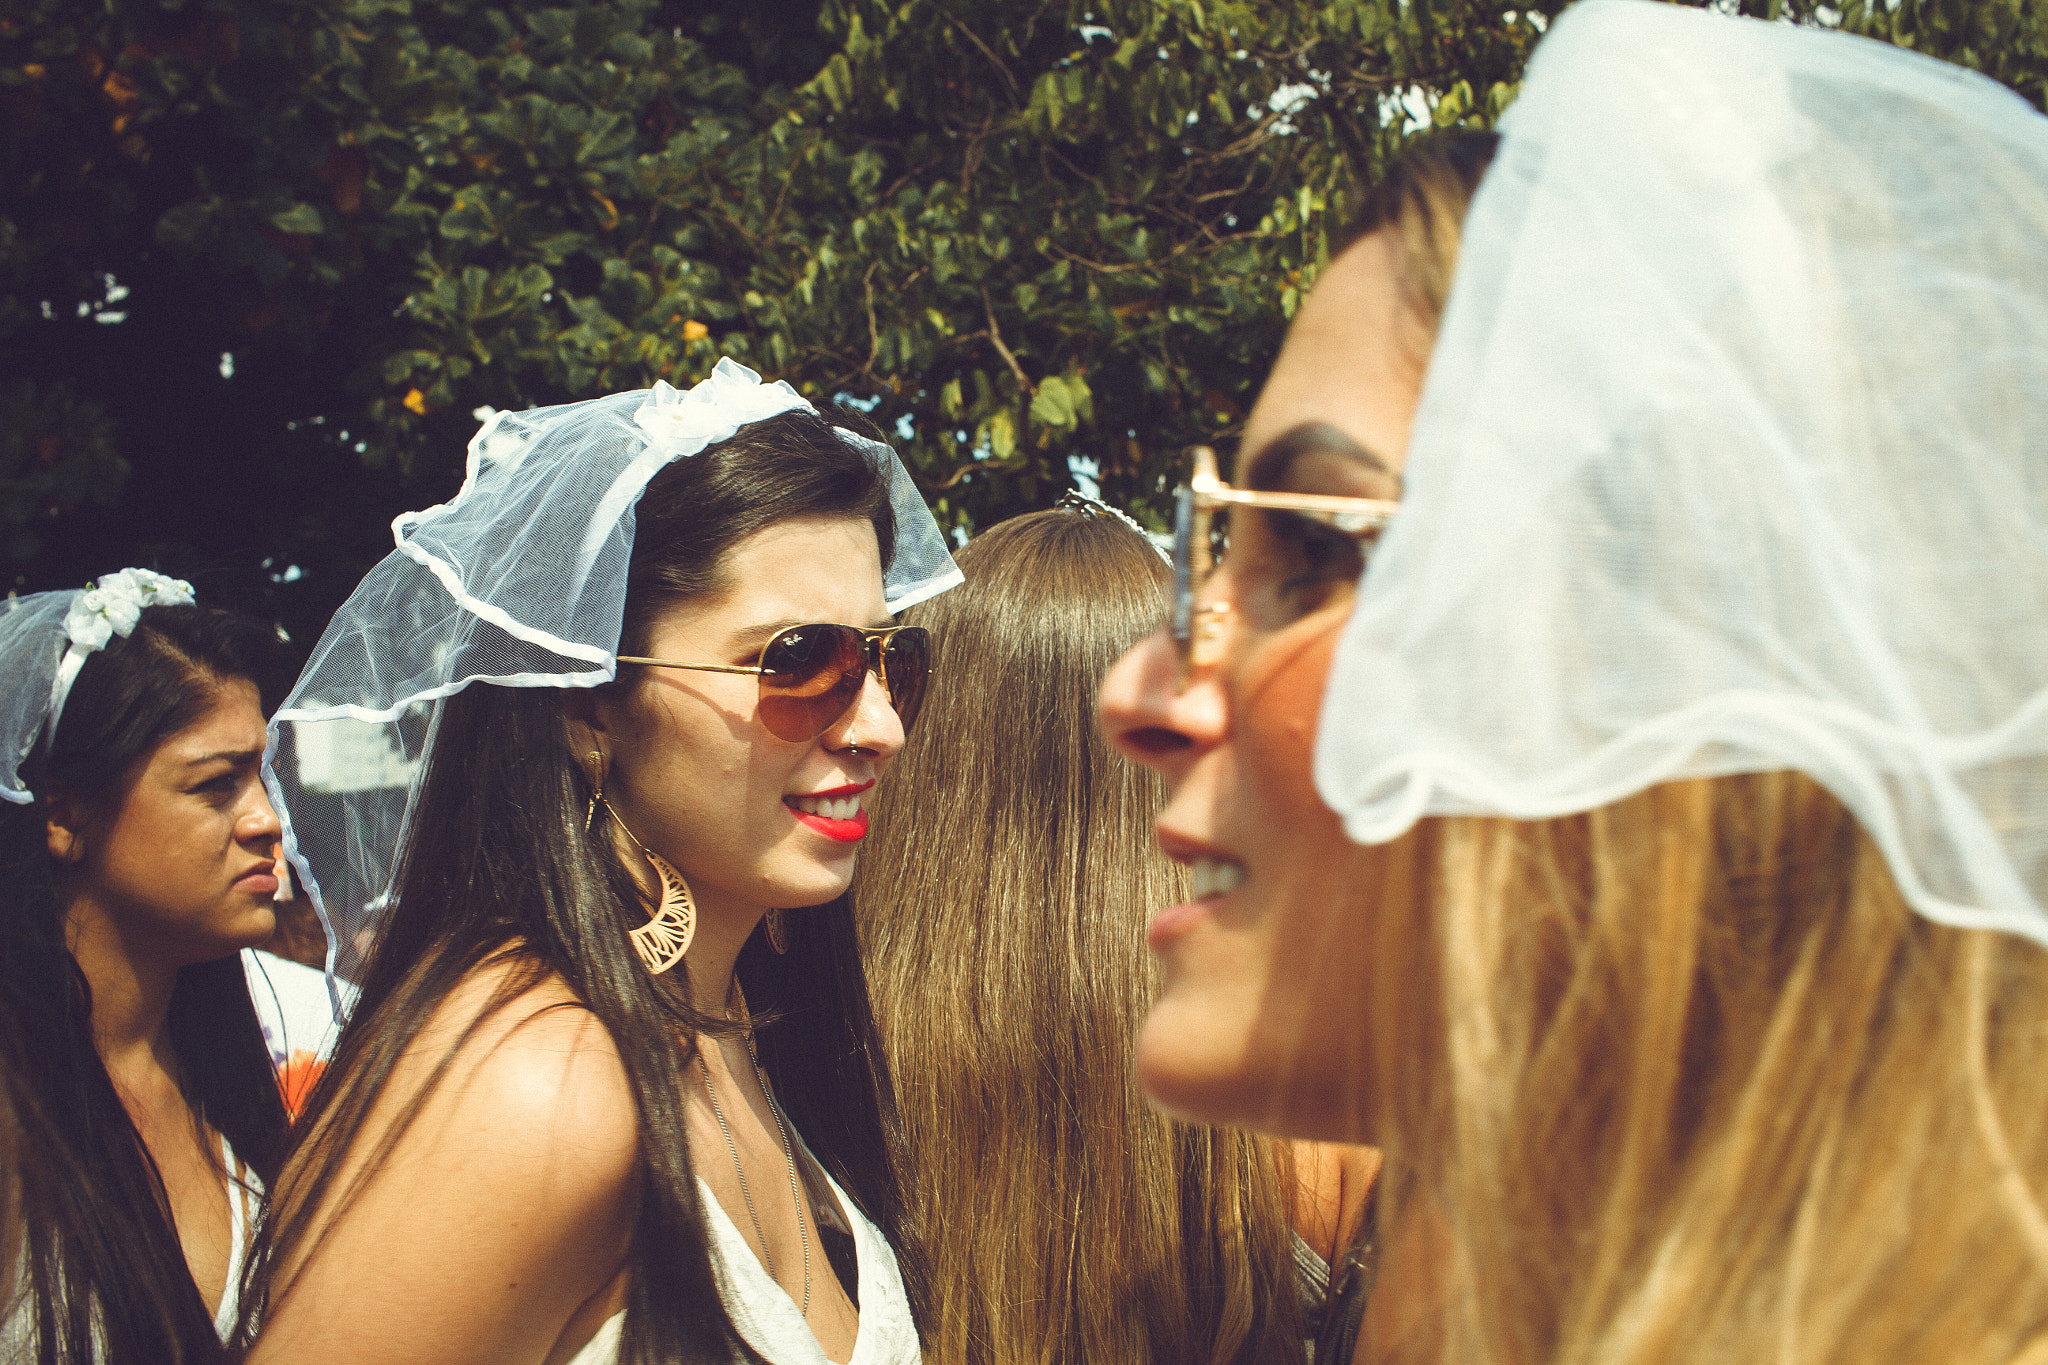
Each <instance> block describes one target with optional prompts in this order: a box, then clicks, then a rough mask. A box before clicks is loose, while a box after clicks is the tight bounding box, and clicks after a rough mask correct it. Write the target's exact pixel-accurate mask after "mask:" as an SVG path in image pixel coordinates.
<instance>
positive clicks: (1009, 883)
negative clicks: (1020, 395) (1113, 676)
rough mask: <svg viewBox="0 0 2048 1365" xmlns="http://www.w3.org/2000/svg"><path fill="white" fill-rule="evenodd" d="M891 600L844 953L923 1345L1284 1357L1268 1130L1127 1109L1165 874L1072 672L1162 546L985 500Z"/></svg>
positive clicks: (1119, 625) (1182, 873)
mask: <svg viewBox="0 0 2048 1365" xmlns="http://www.w3.org/2000/svg"><path fill="white" fill-rule="evenodd" d="M959 562H960V566H961V568H962V569H963V570H965V572H966V575H967V582H966V585H965V586H964V587H960V588H956V589H954V590H953V591H952V592H950V593H946V594H944V595H942V596H940V597H937V598H934V599H933V600H931V601H930V602H928V603H925V604H922V605H919V606H917V607H914V608H912V609H911V611H910V612H909V613H908V614H907V615H906V617H905V620H907V621H909V622H911V623H913V624H917V625H922V626H925V627H927V628H929V629H930V630H931V631H932V633H933V636H934V639H935V641H936V647H937V668H936V671H935V673H934V676H933V678H932V682H931V689H930V693H929V695H928V697H927V699H926V702H925V706H924V711H923V714H922V715H921V716H920V718H919V720H918V723H917V727H916V729H915V730H914V731H913V732H912V733H911V735H910V736H909V739H908V742H907V743H906V745H905V748H904V750H903V752H902V753H901V754H900V755H898V757H897V758H896V760H895V761H894V762H893V763H892V764H891V766H890V768H889V770H888V772H887V774H886V775H885V776H884V777H883V779H882V782H881V785H880V786H879V787H877V788H876V799H875V802H874V821H875V833H874V834H873V835H872V836H871V837H870V838H869V840H868V842H867V844H866V845H865V846H864V847H863V849H862V852H861V859H860V866H859V870H858V873H857V875H856V878H855V881H854V898H855V904H856V906H857V910H856V916H857V921H858V923H859V926H860V932H861V944H862V956H863V959H864V963H865V967H866V970H867V975H868V980H869V982H870V983H871V991H872V999H873V1001H874V1005H875V1010H876V1013H877V1016H878V1020H879V1023H880V1027H881V1033H882V1037H883V1039H884V1041H885V1043H886V1045H887V1047H888V1051H889V1057H890V1068H891V1072H892V1074H893V1076H894V1079H895V1083H896V1086H897V1093H898V1099H899V1105H900V1112H901V1114H902V1118H903V1124H904V1129H905V1135H906V1138H907V1141H908V1146H909V1149H910V1152H911V1154H912V1156H911V1160H912V1163H913V1166H914V1170H913V1171H911V1172H909V1173H908V1174H907V1176H906V1179H905V1180H904V1182H903V1183H904V1186H905V1188H906V1191H907V1192H908V1198H909V1201H910V1206H911V1209H912V1221H913V1224H914V1225H915V1227H916V1228H917V1229H918V1232H919V1235H920V1237H921V1239H922V1242H923V1245H924V1249H925V1254H926V1259H927V1261H928V1263H929V1265H930V1284H929V1300H928V1305H929V1310H928V1312H927V1313H926V1315H925V1319H924V1321H925V1326H926V1329H927V1331H926V1345H927V1354H926V1359H927V1360H928V1361H931V1362H934V1365H984V1363H986V1365H1018V1363H1019V1362H1063V1363H1064V1365H1116V1363H1117V1362H1133V1363H1134V1365H1135V1363H1136V1362H1152V1361H1173V1362H1177V1363H1178V1362H1199V1361H1214V1362H1225V1361H1247V1362H1248V1361H1253V1360H1257V1361H1260V1362H1266V1361H1285V1360H1296V1361H1298V1360H1300V1359H1301V1358H1302V1341H1301V1332H1302V1328H1301V1321H1300V1315H1299V1309H1298V1305H1297V1302H1296V1299H1295V1293H1296V1290H1295V1286H1294V1279H1293V1263H1292V1257H1291V1248H1292V1230H1291V1225H1290V1223H1289V1208H1288V1204H1287V1197H1286V1196H1285V1195H1284V1194H1283V1185H1282V1180H1283V1169H1284V1168H1283V1166H1282V1164H1281V1163H1282V1160H1283V1156H1282V1152H1281V1150H1280V1149H1279V1148H1278V1145H1277V1144H1275V1143H1274V1142H1273V1141H1272V1140H1271V1139H1267V1138H1262V1137H1258V1136H1255V1135H1252V1134H1248V1133H1237V1132H1228V1131H1221V1130H1213V1129H1206V1128H1200V1127H1195V1126H1192V1125H1188V1124H1184V1123H1179V1122H1175V1121H1173V1120H1170V1119H1168V1118H1165V1117H1164V1116H1162V1115H1161V1114H1160V1113H1158V1111H1156V1110H1154V1109H1153V1108H1152V1107H1151V1106H1150V1105H1149V1104H1147V1103H1146V1101H1145V1099H1144V1097H1143V1095H1142V1094H1141V1093H1140V1092H1139V1089H1138V1086H1137V1082H1136V1080H1135V1078H1134V1077H1133V1075H1132V1072H1131V1063H1130V1058H1131V1052H1132V1047H1133V1043H1134V1040H1135V1038H1136V1035H1137V1032H1138V1027H1139V1025H1140V1023H1141V1022H1142V1021H1143V1018H1144V1016H1145V1013H1146V1010H1147V1009H1148V1007H1149V1005H1150V1003H1151V999H1152V995H1153V992H1154V989H1155V981H1154V970H1153V964H1152V961H1151V956H1150V954H1149V953H1148V952H1147V951H1146V949H1145V943H1144V936H1145V922H1146V918H1147V916H1148V915H1149V914H1150V913H1151V912H1152V911H1154V910H1156V909H1158V908H1159V907H1161V906H1165V905H1168V904H1171V903H1172V902H1174V901H1177V900H1181V899H1185V898H1186V897H1187V895H1188V894H1189V883H1188V876H1187V872H1186V870H1185V869H1183V868H1180V867H1177V866H1176V865H1175V864H1173V863H1171V862H1169V861H1168V860H1167V859H1166V858H1165V857H1164V856H1163V855H1161V854H1160V852H1159V851H1158V848H1157V847H1156V845H1155V844H1154V843H1153V841H1152V834H1151V823H1152V820H1153V819H1154V817H1155V816H1156V815H1157V814H1158V812H1159V810H1160V808H1161V806H1162V804H1163V802H1164V790H1163V787H1162V785H1161V783H1160V781H1159V779H1158V777H1157V775H1156V774H1154V773H1152V772H1151V771H1150V770H1148V769H1145V768H1142V767H1140V766H1139V765H1137V764H1135V763H1129V762H1126V761H1124V760H1122V759H1120V758H1118V757H1117V755H1116V754H1115V753H1113V752H1112V751H1111V750H1110V748H1109V746H1108V744H1107V743H1106V742H1105V741H1104V740H1103V738H1102V736H1101V734H1100V732H1099V731H1098V729H1097V727H1096V724H1095V715H1094V712H1095V691H1096V687H1097V685H1098V683H1099V681H1100V679H1101V677H1102V675H1103V673H1104V672H1106V671H1107V670H1108V668H1109V666H1110V664H1111V663H1113V662H1114V661H1115V660H1116V659H1117V657H1118V656H1119V655H1120V654H1122V653H1123V652H1124V651H1125V650H1127V649H1129V648H1130V647H1131V646H1132V645H1133V644H1135V643H1136V642H1137V641H1138V640H1139V639H1141V638H1143V637H1144V636H1145V635H1146V634H1147V633H1149V632H1150V631H1151V630H1153V629H1154V628H1155V627H1156V626H1157V624H1158V623H1159V621H1160V620H1161V619H1162V618H1163V617H1164V615H1165V612H1166V608H1167V599H1168V586H1169V580H1168V574H1167V571H1166V566H1165V565H1164V564H1163V563H1161V562H1160V559H1159V557H1158V555H1157V554H1156V553H1155V551H1154V550H1153V549H1152V547H1151V546H1150V545H1148V544H1147V543H1146V541H1145V540H1144V538H1143V537H1142V536H1140V535H1139V534H1138V533H1137V532H1136V531H1135V530H1133V529H1132V528H1130V527H1128V526H1126V525H1124V524H1122V523H1120V522H1118V521H1115V520H1113V519H1111V518H1109V517H1106V516H1100V517H1091V516H1084V515H1077V514H1075V513H1072V512H1063V511H1062V512H1041V513H1034V514H1032V515H1029V516H1024V517H1018V518H1016V519H1014V520H1011V521H1006V522H1004V523H1002V524H1001V525H999V526H996V527H994V528H993V529H991V530H989V531H987V532H986V533H984V534H983V535H981V536H979V537H977V538H976V539H975V540H974V541H973V542H972V543H971V544H969V545H968V546H967V547H966V549H965V550H964V551H963V552H962V553H961V555H960V556H959Z"/></svg>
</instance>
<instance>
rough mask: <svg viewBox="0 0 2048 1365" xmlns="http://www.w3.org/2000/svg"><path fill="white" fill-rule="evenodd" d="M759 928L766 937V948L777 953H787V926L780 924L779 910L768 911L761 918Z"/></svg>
mask: <svg viewBox="0 0 2048 1365" xmlns="http://www.w3.org/2000/svg"><path fill="white" fill-rule="evenodd" d="M761 928H762V929H763V930H764V931H765V932H766V933H767V935H768V946H769V947H770V948H773V949H774V950H775V951H776V952H777V953H786V952H788V951H789V926H788V925H786V924H784V923H783V922H782V912H781V911H780V910H770V911H769V912H768V913H767V914H766V915H764V916H762V919H761Z"/></svg>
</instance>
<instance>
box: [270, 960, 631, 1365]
mask: <svg viewBox="0 0 2048 1365" xmlns="http://www.w3.org/2000/svg"><path fill="white" fill-rule="evenodd" d="M337 1138H338V1140H337V1141H335V1142H331V1143H323V1142H317V1141H316V1142H315V1143H314V1144H312V1145H311V1146H310V1147H308V1148H305V1149H302V1150H301V1154H300V1156H299V1157H297V1158H295V1159H294V1166H293V1167H290V1168H288V1169H287V1171H286V1172H285V1182H284V1188H283V1193H282V1195H281V1203H282V1204H283V1205H285V1206H286V1207H289V1206H290V1205H291V1203H292V1202H293V1199H294V1197H295V1195H298V1194H300V1193H302V1192H303V1193H305V1194H306V1195H307V1196H308V1197H311V1198H313V1199H315V1200H316V1201H317V1202H316V1205H315V1214H314V1218H313V1221H312V1224H311V1225H310V1227H309V1229H308V1231H309V1234H310V1236H309V1240H307V1241H305V1242H302V1243H301V1244H300V1249H299V1250H297V1251H295V1252H294V1253H293V1254H292V1255H291V1256H290V1257H289V1259H288V1260H287V1261H286V1263H285V1265H284V1266H283V1267H282V1271H283V1275H282V1278H281V1279H280V1280H279V1281H278V1284H279V1285H280V1286H281V1290H279V1291H274V1292H273V1296H272V1298H271V1301H270V1303H271V1311H270V1314H269V1316H268V1317H267V1318H266V1320H265V1325H264V1329H263V1333H262V1338H261V1340H260V1341H259V1342H258V1344H257V1349H256V1351H255V1352H254V1353H253V1355H252V1356H251V1360H252V1365H272V1362H291V1363H292V1365H307V1362H327V1361H334V1362H344V1361H345V1362H349V1365H366V1363H374V1365H399V1363H400V1362H405V1365H412V1363H413V1362H422V1361H434V1362H436V1363H437V1365H487V1363H488V1362H501V1361H507V1360H526V1359H531V1360H539V1359H542V1358H544V1357H545V1356H546V1354H547V1351H548V1349H549V1347H550V1346H551V1344H552V1343H553V1342H554V1341H555V1340H556V1339H557V1338H558V1337H559V1336H560V1334H561V1332H562V1330H563V1328H564V1326H565V1324H567V1323H568V1322H569V1320H570V1318H571V1316H572V1315H573V1314H574V1313H575V1312H576V1310H577V1308H578V1306H579V1305H581V1304H582V1303H584V1302H585V1301H587V1300H588V1299H589V1298H590V1297H591V1296H592V1295H594V1294H596V1293H597V1292H598V1291H599V1290H600V1289H602V1288H603V1287H604V1286H605V1285H606V1284H607V1283H609V1282H610V1281H611V1280H612V1278H613V1277H614V1276H616V1275H617V1274H618V1273H619V1271H620V1268H621V1267H622V1266H623V1265H624V1264H625V1260H626V1256H627V1252H628V1248H629V1246H630V1244H631V1239H632V1229H633V1225H634V1220H635V1210H636V1209H637V1207H638V1189H639V1185H638V1180H639V1169H640V1164H639V1153H640V1136H639V1124H638V1120H637V1110H636V1107H635V1104H634V1095H633V1090H632V1087H631V1086H630V1085H629V1084H628V1082H627V1077H626V1070H625V1066H624V1064H623V1062H622V1061H621V1059H620V1055H619V1049H618V1047H617V1046H616V1044H615V1043H614V1042H613V1040H612V1038H611V1036H610V1034H609V1033H608V1032H607V1031H606V1030H605V1028H604V1026H603V1025H602V1024H601V1023H600V1022H599V1020H598V1019H597V1017H596V1016H595V1015H593V1014H592V1013H591V1012H590V1010H589V1009H588V1008H586V1007H585V1006H584V1004H583V1002H582V1001H580V1000H578V999H577V998H576V996H575V993H574V992H572V991H571V990H570V989H569V988H568V986H567V984H566V983H564V982H563V981H562V980H561V979H560V978H559V977H556V976H551V975H548V974H545V973H540V974H536V973H535V972H534V971H532V970H531V969H530V968H522V966H521V965H520V964H518V963H515V962H493V963H487V964H485V966H483V967H482V968H479V969H478V970H477V971H475V972H473V973H471V974H470V976H469V977H468V978H465V979H464V980H463V981H462V982H461V983H460V984H459V985H458V986H457V987H456V988H455V989H454V990H453V991H451V992H449V994H448V996H447V997H446V998H445V999H444V1000H442V1001H441V1002H440V1003H439V1004H438V1005H437V1006H436V1007H435V1009H434V1012H433V1013H432V1015H430V1016H429V1018H428V1019H427V1021H426V1023H425V1025H424V1027H422V1029H421V1030H420V1032H419V1033H418V1034H417V1035H416V1036H415V1037H413V1038H412V1039H411V1040H410V1042H409V1044H408V1045H407V1047H406V1050H405V1053H404V1055H403V1056H402V1057H401V1058H400V1059H399V1061H398V1062H397V1065H396V1066H395V1068H394V1070H393V1071H392V1073H391V1075H390V1077H389V1080H388V1082H387V1083H386V1084H385V1085H383V1086H381V1087H380V1088H379V1093H378V1094H377V1095H376V1097H375V1098H374V1100H373V1101H372V1102H371V1104H370V1106H369V1109H368V1111H367V1113H365V1114H363V1116H362V1121H361V1123H360V1125H358V1126H357V1127H356V1128H355V1129H354V1130H353V1131H351V1132H348V1133H346V1134H337ZM323 1176H324V1177H325V1178H323ZM323 1190H324V1192H322V1191H323Z"/></svg>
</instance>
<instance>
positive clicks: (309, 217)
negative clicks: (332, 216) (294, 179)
mask: <svg viewBox="0 0 2048 1365" xmlns="http://www.w3.org/2000/svg"><path fill="white" fill-rule="evenodd" d="M270 225H271V226H272V227H274V228H276V229H277V230H278V231H279V232H292V233H300V234H303V235H305V236H308V237H311V236H316V235H318V234H319V231H320V226H321V224H320V210H318V209H316V208H314V207H313V206H312V205H311V204H293V205H292V206H291V207H290V208H288V209H286V210H284V211H283V212H282V213H273V214H271V215H270Z"/></svg>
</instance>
